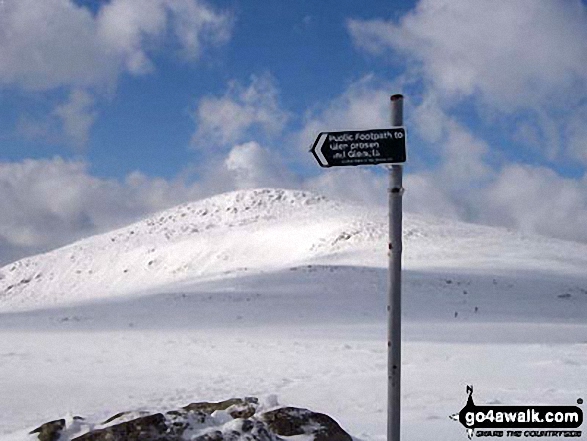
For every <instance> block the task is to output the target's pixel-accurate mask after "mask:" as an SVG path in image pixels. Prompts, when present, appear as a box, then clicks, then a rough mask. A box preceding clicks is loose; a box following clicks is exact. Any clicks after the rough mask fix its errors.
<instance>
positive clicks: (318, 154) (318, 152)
mask: <svg viewBox="0 0 587 441" xmlns="http://www.w3.org/2000/svg"><path fill="white" fill-rule="evenodd" d="M327 137H328V133H322V134H320V137H319V138H318V142H317V143H316V144H315V145H316V148H315V149H314V151H315V153H316V157H317V158H318V161H319V162H320V164H322V166H323V167H327V166H328V161H327V160H326V157H325V156H324V154H323V153H322V146H323V145H324V141H326V138H327Z"/></svg>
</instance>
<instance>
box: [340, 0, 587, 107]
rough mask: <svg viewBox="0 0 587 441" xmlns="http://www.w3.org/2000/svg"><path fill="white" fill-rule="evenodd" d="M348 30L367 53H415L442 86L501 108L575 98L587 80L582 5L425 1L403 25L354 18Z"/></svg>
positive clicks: (586, 12) (586, 19) (586, 11)
mask: <svg viewBox="0 0 587 441" xmlns="http://www.w3.org/2000/svg"><path fill="white" fill-rule="evenodd" d="M348 29H349V31H350V33H351V35H352V36H353V39H354V42H355V44H356V45H357V46H358V47H360V48H363V49H366V50H368V51H370V52H372V53H376V54H382V53H386V52H387V51H389V50H393V51H396V52H397V53H399V54H401V55H402V56H407V57H408V58H409V59H410V61H412V62H414V63H416V65H417V67H418V68H419V69H421V71H422V73H423V75H424V76H425V77H426V79H427V80H428V81H430V82H432V83H433V84H434V86H435V89H437V90H439V91H442V92H443V93H445V94H448V95H473V94H478V95H480V97H481V98H482V99H483V100H484V101H486V102H487V103H490V104H492V105H495V106H498V107H499V109H500V110H513V109H516V108H520V107H522V108H525V107H528V106H539V105H544V104H545V103H548V102H550V101H552V100H554V102H555V103H558V102H559V101H560V99H561V96H564V97H567V98H569V99H573V94H574V93H575V92H576V91H578V90H581V88H583V87H584V86H585V82H586V80H587V69H586V68H585V66H587V46H585V45H584V44H577V42H579V41H584V40H585V39H586V38H587V8H586V7H585V5H584V4H583V3H582V2H581V1H579V0H571V1H565V0H558V1H556V0H555V1H547V2H536V1H533V0H520V1H516V2H505V3H504V2H498V1H494V0H479V1H470V0H450V1H449V0H421V1H420V2H419V3H418V5H417V7H416V8H415V9H414V10H413V11H411V12H409V13H407V14H406V15H404V16H403V17H402V18H401V19H400V20H399V21H397V22H395V21H384V20H370V21H364V20H350V21H349V22H348ZM581 94H582V95H583V96H584V94H585V92H582V93H581ZM575 99H576V98H575Z"/></svg>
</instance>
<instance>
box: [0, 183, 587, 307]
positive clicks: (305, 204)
mask: <svg viewBox="0 0 587 441" xmlns="http://www.w3.org/2000/svg"><path fill="white" fill-rule="evenodd" d="M404 238H405V242H404V250H405V254H404V257H405V262H406V267H408V268H431V267H432V268H455V267H457V268H461V267H465V268H469V269H479V270H482V271H485V272H486V271H487V269H490V270H492V269H495V270H512V271H515V270H522V269H541V270H543V271H548V270H549V269H552V270H553V271H557V272H558V273H560V272H563V273H565V272H567V273H577V274H581V273H584V272H585V268H587V245H585V244H577V243H572V242H564V241H560V240H554V239H547V238H541V237H525V236H522V235H520V234H517V233H512V232H509V231H507V230H505V229H499V228H491V227H483V226H476V225H469V224H464V223H458V222H448V221H446V220H441V219H430V218H425V217H422V216H406V217H405V223H404ZM386 242H387V218H386V215H385V212H384V211H377V210H372V209H367V208H365V207H361V206H354V205H348V204H343V203H339V202H334V201H330V200H327V199H326V198H324V197H323V196H318V195H315V194H311V193H307V192H302V191H291V190H280V189H258V190H248V191H239V192H232V193H227V194H223V195H219V196H215V197H212V198H209V199H205V200H202V201H198V202H194V203H189V204H184V205H180V206H178V207H175V208H172V209H169V210H166V211H163V212H161V213H158V214H155V215H153V216H150V217H148V218H147V219H145V220H143V221H140V222H137V223H134V224H132V225H129V226H127V227H124V228H121V229H118V230H115V231H112V232H109V233H106V234H101V235H98V236H94V237H89V238H86V239H83V240H80V241H78V242H75V243H73V244H71V245H68V246H66V247H63V248H60V249H57V250H54V251H51V252H49V253H46V254H42V255H37V256H33V257H29V258H26V259H22V260H20V261H18V262H14V263H12V264H9V265H7V266H5V267H3V268H0V310H14V309H22V308H25V309H29V308H36V307H47V306H52V305H54V306H57V305H64V304H71V303H77V302H83V301H87V300H96V299H101V298H112V297H117V296H125V295H130V294H133V293H145V292H156V290H157V289H159V288H161V287H163V286H165V285H169V284H171V283H181V282H182V281H186V282H187V281H192V282H193V281H194V280H204V279H209V278H215V277H228V276H229V275H231V274H238V273H240V272H243V271H249V272H259V271H275V270H279V269H283V268H288V267H292V266H296V265H300V264H304V263H322V264H352V265H360V266H374V267H385V266H386V264H387V260H386V250H387V246H386Z"/></svg>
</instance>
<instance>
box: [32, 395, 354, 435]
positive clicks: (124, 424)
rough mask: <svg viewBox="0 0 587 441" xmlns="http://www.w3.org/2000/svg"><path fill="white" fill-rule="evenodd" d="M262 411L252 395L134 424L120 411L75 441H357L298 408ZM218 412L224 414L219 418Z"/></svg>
mask: <svg viewBox="0 0 587 441" xmlns="http://www.w3.org/2000/svg"><path fill="white" fill-rule="evenodd" d="M258 410H259V400H258V399H257V398H253V397H247V398H244V399H242V398H232V399H230V400H225V401H220V402H216V403H210V402H199V403H192V404H189V405H187V406H185V407H183V408H181V409H178V410H172V411H169V412H167V413H165V414H163V413H155V414H151V415H148V414H147V415H141V416H139V417H138V418H134V419H132V420H128V419H129V418H131V417H132V416H136V415H137V414H136V413H134V412H133V413H131V412H120V413H117V414H116V415H114V416H112V417H110V418H108V419H107V420H106V421H104V422H102V423H101V424H99V425H98V426H96V427H99V428H96V429H95V430H92V431H91V432H88V433H86V434H84V435H80V436H78V437H76V438H71V441H186V440H188V439H189V440H191V441H283V438H281V437H282V436H284V437H287V436H294V435H309V436H310V437H312V436H313V439H314V440H315V441H352V438H351V436H350V435H349V434H348V433H346V432H345V431H344V430H343V429H342V428H341V427H340V426H339V425H338V423H337V422H336V421H334V420H333V419H332V418H330V417H329V416H327V415H324V414H321V413H316V412H312V411H310V410H307V409H299V408H295V407H283V408H280V409H276V410H271V411H267V412H261V411H259V412H258ZM217 411H223V413H220V414H214V412H217ZM213 414H214V415H213ZM227 414H228V415H230V417H232V420H230V417H229V416H228V415H227ZM139 415H140V414H139ZM75 418H79V417H75ZM227 418H228V419H229V420H228V421H227V420H226V419H227ZM125 419H126V420H128V421H124V420H125ZM117 420H120V422H117ZM104 426H106V427H104ZM65 429H68V427H66V420H64V419H62V420H56V421H52V422H49V423H45V424H43V425H42V426H40V427H38V428H37V429H35V430H34V431H32V432H31V434H33V433H38V434H39V435H38V438H39V441H58V439H59V438H60V435H62V433H63V434H65V435H64V436H65V438H66V439H70V438H69V437H67V435H66V433H67V432H63V431H64V430H65Z"/></svg>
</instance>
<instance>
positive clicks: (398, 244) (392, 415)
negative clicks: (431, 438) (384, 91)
mask: <svg viewBox="0 0 587 441" xmlns="http://www.w3.org/2000/svg"><path fill="white" fill-rule="evenodd" d="M403 100H404V97H403V96H402V95H393V96H392V97H391V125H392V126H393V127H401V126H402V125H403ZM388 169H389V188H388V190H387V191H388V194H389V292H388V304H387V324H388V327H387V375H388V391H387V412H388V414H387V440H388V441H399V439H400V411H401V409H400V405H401V362H402V361H401V342H402V334H401V329H402V328H401V326H402V324H401V322H402V317H401V307H402V288H401V281H402V272H401V271H402V195H403V192H404V189H403V187H402V175H403V166H402V164H392V165H390V166H388Z"/></svg>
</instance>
